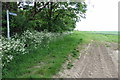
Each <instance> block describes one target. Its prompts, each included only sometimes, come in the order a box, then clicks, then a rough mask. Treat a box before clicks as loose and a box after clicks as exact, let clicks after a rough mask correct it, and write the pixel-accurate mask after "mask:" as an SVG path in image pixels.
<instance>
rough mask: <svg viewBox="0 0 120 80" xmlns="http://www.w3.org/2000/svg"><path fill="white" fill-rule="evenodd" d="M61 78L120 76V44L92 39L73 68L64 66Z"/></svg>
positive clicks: (60, 73) (59, 75)
mask: <svg viewBox="0 0 120 80" xmlns="http://www.w3.org/2000/svg"><path fill="white" fill-rule="evenodd" d="M54 77H57V78H58V77H59V78H118V44H116V43H107V42H106V43H105V42H104V43H103V42H95V41H92V42H91V43H90V44H89V45H88V47H86V49H85V50H84V51H82V52H81V53H80V56H79V58H78V59H77V60H75V61H74V62H73V67H72V68H71V69H67V68H66V67H65V66H64V68H63V69H62V70H61V71H60V72H59V73H58V74H57V75H55V76H54Z"/></svg>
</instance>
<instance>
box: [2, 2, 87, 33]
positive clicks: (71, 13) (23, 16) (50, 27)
mask: <svg viewBox="0 0 120 80" xmlns="http://www.w3.org/2000/svg"><path fill="white" fill-rule="evenodd" d="M25 3H26V4H24V2H19V3H18V4H17V3H15V2H11V3H8V2H7V3H3V26H4V27H5V26H6V22H5V20H6V18H5V11H6V9H9V10H10V11H12V12H15V13H17V14H18V16H17V17H11V23H12V24H11V26H12V27H11V28H12V29H11V30H12V34H14V33H21V32H23V31H25V30H27V29H31V30H37V31H44V30H47V31H50V32H63V31H68V30H73V29H74V28H75V24H76V22H77V21H79V20H80V19H81V18H85V12H86V7H87V5H86V4H85V2H52V1H51V0H50V1H48V2H33V3H31V2H25ZM30 4H33V5H32V6H30ZM14 6H16V7H14Z"/></svg>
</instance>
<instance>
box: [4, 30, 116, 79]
mask: <svg viewBox="0 0 120 80" xmlns="http://www.w3.org/2000/svg"><path fill="white" fill-rule="evenodd" d="M91 40H96V41H106V42H118V36H117V35H102V34H93V33H90V32H84V31H81V32H78V31H74V32H73V33H72V34H69V35H66V36H64V37H63V38H58V39H56V40H55V41H51V42H50V43H49V44H48V46H47V47H44V48H42V47H38V48H37V49H33V48H30V49H33V50H32V51H31V52H30V54H25V55H22V56H20V58H18V59H16V60H14V61H13V62H11V63H10V65H9V70H7V71H5V74H4V75H3V78H51V77H52V76H53V75H55V74H56V73H57V72H58V71H59V70H60V68H61V66H62V64H63V63H65V62H66V60H67V59H68V55H70V54H71V53H72V52H75V49H76V47H77V45H81V46H82V45H83V44H87V43H89V42H90V41H91ZM71 55H72V54H71Z"/></svg>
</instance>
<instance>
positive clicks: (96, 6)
mask: <svg viewBox="0 0 120 80" xmlns="http://www.w3.org/2000/svg"><path fill="white" fill-rule="evenodd" d="M85 1H86V3H87V4H88V11H87V13H86V19H82V20H81V21H80V22H78V23H77V24H76V25H77V26H76V29H77V30H81V31H118V1H120V0H85Z"/></svg>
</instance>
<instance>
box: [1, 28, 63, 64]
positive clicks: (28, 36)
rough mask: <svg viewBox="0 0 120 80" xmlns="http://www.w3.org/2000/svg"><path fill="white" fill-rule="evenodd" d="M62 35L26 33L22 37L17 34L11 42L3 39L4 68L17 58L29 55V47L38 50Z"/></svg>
mask: <svg viewBox="0 0 120 80" xmlns="http://www.w3.org/2000/svg"><path fill="white" fill-rule="evenodd" d="M60 35H61V34H60V33H51V32H37V31H29V30H27V31H25V32H24V33H23V34H22V35H21V36H18V35H17V34H16V35H15V36H13V37H12V38H11V39H10V40H8V39H6V38H4V37H2V38H1V39H0V41H2V66H5V65H7V64H8V63H9V62H10V61H12V60H13V59H14V58H15V57H16V56H19V55H23V54H26V53H29V49H28V48H29V46H32V47H34V48H37V46H40V45H47V44H46V43H49V42H50V41H51V40H53V39H55V38H57V37H58V36H60Z"/></svg>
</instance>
